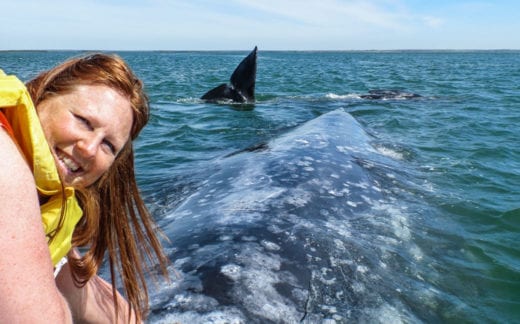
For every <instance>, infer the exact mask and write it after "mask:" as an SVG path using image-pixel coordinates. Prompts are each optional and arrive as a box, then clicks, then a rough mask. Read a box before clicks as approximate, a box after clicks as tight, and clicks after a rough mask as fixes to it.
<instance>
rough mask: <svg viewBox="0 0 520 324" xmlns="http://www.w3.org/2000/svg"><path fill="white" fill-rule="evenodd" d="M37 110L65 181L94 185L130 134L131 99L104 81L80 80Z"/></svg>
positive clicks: (73, 184) (65, 182)
mask: <svg viewBox="0 0 520 324" xmlns="http://www.w3.org/2000/svg"><path fill="white" fill-rule="evenodd" d="M36 110H37V112H38V116H39V118H40V122H41V124H42V128H43V132H44V133H45V137H46V139H47V142H48V143H49V147H50V149H51V152H52V155H53V156H54V160H55V162H56V166H57V168H58V173H59V174H60V176H61V179H62V180H63V182H64V185H66V186H72V187H75V188H85V187H88V186H90V185H91V184H93V183H94V182H95V181H96V180H97V179H99V178H100V177H101V176H102V175H103V173H105V172H106V171H107V170H108V168H109V167H110V166H111V165H112V163H113V162H114V160H115V158H116V156H117V154H118V153H119V151H120V150H121V149H122V148H123V146H124V145H125V143H126V142H127V141H128V140H129V137H130V129H131V127H132V121H133V115H132V108H131V106H130V101H129V100H128V99H127V98H125V97H123V96H122V95H121V94H119V93H118V92H117V91H115V90H113V89H112V88H109V87H107V86H104V85H79V86H77V87H76V88H75V89H74V90H73V91H72V92H70V93H67V94H63V95H57V96H54V97H50V98H48V99H46V100H44V101H42V102H41V103H40V104H39V105H38V107H37V108H36Z"/></svg>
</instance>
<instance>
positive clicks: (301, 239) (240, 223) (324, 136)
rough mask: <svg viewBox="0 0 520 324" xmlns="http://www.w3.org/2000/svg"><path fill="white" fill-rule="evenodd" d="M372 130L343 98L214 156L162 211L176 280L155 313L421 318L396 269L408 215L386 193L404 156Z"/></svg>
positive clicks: (190, 317) (166, 318)
mask: <svg viewBox="0 0 520 324" xmlns="http://www.w3.org/2000/svg"><path fill="white" fill-rule="evenodd" d="M371 141H372V138H371V137H370V136H369V135H367V134H366V133H365V131H364V130H363V129H362V127H361V126H360V124H359V123H358V122H357V121H356V120H355V119H354V118H353V117H352V116H351V115H350V114H348V113H347V112H345V111H344V110H342V109H339V110H336V111H333V112H329V113H327V114H324V115H321V116H320V117H318V118H315V119H313V120H311V121H309V122H307V123H305V124H303V125H301V126H299V127H297V128H295V129H292V130H291V131H289V132H287V133H285V134H283V135H281V136H279V137H277V138H275V139H273V140H271V141H269V142H267V143H265V144H263V145H258V146H256V149H252V150H244V151H241V152H239V153H237V154H233V155H230V156H227V157H224V158H222V159H220V160H218V161H216V162H215V165H214V166H212V167H211V174H210V175H209V176H208V177H207V179H206V180H205V181H203V182H202V184H201V185H200V187H199V188H198V189H197V190H196V192H195V193H193V194H192V195H191V196H189V197H188V198H187V199H186V200H184V201H183V202H182V203H180V204H179V205H178V206H177V207H176V208H175V209H174V210H173V211H171V212H170V213H168V214H167V215H166V216H165V217H164V218H163V219H162V220H161V221H160V223H159V225H160V227H161V228H163V230H164V232H165V233H168V236H169V239H170V240H171V241H170V246H171V250H169V258H170V259H171V260H172V262H173V265H172V276H173V282H172V284H171V285H166V286H164V287H162V288H161V289H160V290H159V291H158V292H157V293H155V294H154V295H153V296H152V298H151V305H152V306H151V314H150V322H153V323H169V322H185V323H298V322H304V323H323V322H324V321H326V320H330V321H332V322H338V323H343V322H351V321H354V322H359V321H361V322H377V319H378V318H379V319H381V318H383V317H384V318H386V319H389V320H391V321H404V322H409V321H411V322H414V321H416V320H417V319H416V318H414V317H413V315H409V314H410V312H409V311H408V310H407V305H406V303H403V302H401V299H400V297H401V296H400V291H401V289H402V287H403V285H404V284H403V282H402V281H403V280H405V279H402V280H401V279H399V277H396V274H402V273H403V271H402V265H401V264H400V261H399V260H401V258H405V259H406V258H407V257H406V254H407V252H406V251H407V250H406V248H404V247H406V246H407V245H409V238H410V233H409V232H407V229H408V226H407V224H406V222H407V219H408V218H407V216H406V213H405V211H404V210H401V209H400V207H399V204H398V203H397V202H396V199H388V198H387V197H388V196H391V193H390V192H388V190H389V189H388V188H387V185H386V184H387V183H388V184H391V183H392V181H395V179H394V177H393V176H391V173H392V172H391V171H390V170H393V169H398V168H399V167H398V165H399V164H398V163H399V162H400V161H397V160H395V159H391V158H389V157H388V156H385V155H382V154H381V153H380V152H379V151H378V150H376V149H375V148H374V146H373V145H372V144H371ZM397 254H398V255H397ZM396 255H397V256H396ZM409 259H412V257H409ZM388 314H390V315H391V317H390V318H388V317H385V316H387V315H388ZM327 323H328V322H327Z"/></svg>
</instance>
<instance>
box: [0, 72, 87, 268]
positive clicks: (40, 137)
mask: <svg viewBox="0 0 520 324" xmlns="http://www.w3.org/2000/svg"><path fill="white" fill-rule="evenodd" d="M0 111H2V112H3V113H4V114H5V116H6V118H7V120H8V121H9V123H10V124H11V127H12V129H13V133H14V140H15V141H16V142H17V144H18V147H19V148H20V150H21V151H22V153H23V154H24V157H25V159H26V161H27V163H28V164H29V166H30V167H31V169H32V172H33V175H34V180H35V182H36V188H37V190H38V193H39V194H40V196H44V197H48V198H49V199H48V200H47V201H46V202H45V203H44V204H43V205H41V206H40V210H41V214H42V221H43V228H44V230H45V233H46V234H50V233H52V232H55V231H56V229H57V228H58V226H59V221H60V217H61V209H62V207H63V206H64V207H65V216H64V220H63V223H62V226H61V228H60V229H59V230H58V232H56V234H55V236H54V238H53V239H52V240H50V242H48V244H49V250H50V252H51V258H52V262H53V264H54V265H56V264H57V263H58V262H59V261H60V260H61V259H62V258H63V257H64V256H65V255H66V254H67V253H68V252H69V250H70V249H71V240H72V233H73V232H74V228H75V227H76V224H77V223H78V221H79V220H80V218H81V216H82V214H83V212H82V210H81V208H80V206H79V204H78V201H77V200H76V196H75V195H74V189H73V188H72V187H65V188H64V187H62V184H61V180H60V178H59V176H58V170H57V168H56V164H55V162H54V158H53V157H52V154H51V150H50V148H49V145H48V144H47V140H46V139H45V135H44V133H43V129H42V127H41V124H40V120H39V118H38V115H37V113H36V109H35V108H34V105H33V102H32V100H31V97H30V95H29V93H28V92H27V89H26V87H25V85H24V84H23V83H22V82H21V81H20V80H19V79H18V78H16V77H15V76H13V75H9V76H7V75H5V73H4V72H3V71H2V70H0ZM63 190H64V193H65V194H63ZM64 197H65V204H63V198H64ZM21 216H23V215H21Z"/></svg>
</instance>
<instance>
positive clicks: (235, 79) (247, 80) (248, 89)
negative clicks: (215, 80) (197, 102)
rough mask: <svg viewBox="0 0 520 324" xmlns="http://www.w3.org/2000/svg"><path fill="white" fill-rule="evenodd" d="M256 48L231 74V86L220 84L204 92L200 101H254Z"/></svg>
mask: <svg viewBox="0 0 520 324" xmlns="http://www.w3.org/2000/svg"><path fill="white" fill-rule="evenodd" d="M257 51H258V48H257V47H256V46H255V48H254V49H253V50H252V51H251V53H249V55H248V56H246V57H245V58H244V59H243V60H242V62H240V64H238V66H237V67H236V69H235V71H233V74H231V78H230V83H231V85H227V84H225V83H224V84H221V85H219V86H217V87H215V88H213V89H211V90H210V91H208V92H206V93H205V94H204V95H203V96H202V97H201V99H203V100H207V101H218V100H226V99H229V100H232V101H234V102H250V101H254V100H255V83H256V57H257Z"/></svg>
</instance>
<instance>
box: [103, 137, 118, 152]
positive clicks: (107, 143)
mask: <svg viewBox="0 0 520 324" xmlns="http://www.w3.org/2000/svg"><path fill="white" fill-rule="evenodd" d="M103 144H104V145H106V146H107V147H108V149H109V150H110V152H112V154H114V155H116V147H115V146H114V144H112V143H111V142H110V141H108V140H105V141H103Z"/></svg>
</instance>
